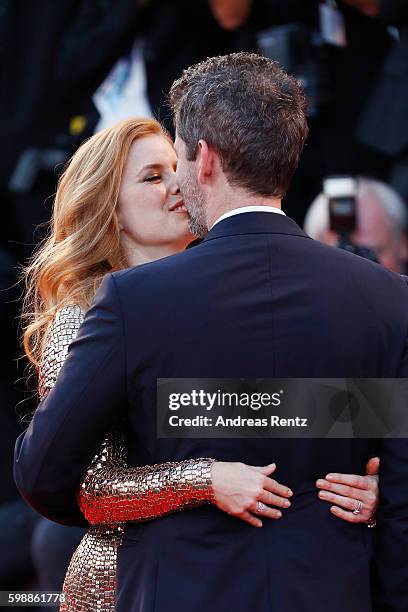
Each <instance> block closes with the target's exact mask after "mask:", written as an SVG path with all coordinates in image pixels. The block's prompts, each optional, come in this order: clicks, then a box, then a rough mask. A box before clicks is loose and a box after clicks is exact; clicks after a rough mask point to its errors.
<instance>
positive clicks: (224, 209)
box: [207, 196, 282, 228]
mask: <svg viewBox="0 0 408 612" xmlns="http://www.w3.org/2000/svg"><path fill="white" fill-rule="evenodd" d="M247 206H265V207H272V208H277V209H279V210H281V208H282V199H281V198H272V197H263V196H259V197H258V196H250V197H240V198H237V199H236V200H234V203H232V202H229V203H225V202H223V203H221V202H220V203H219V204H218V205H217V204H216V205H215V206H213V207H209V208H210V210H208V209H207V225H208V227H209V228H211V227H212V226H213V225H214V224H215V223H216V222H217V220H218V219H219V218H220V217H222V216H223V215H225V214H226V213H229V212H231V211H233V210H236V209H237V208H244V207H247Z"/></svg>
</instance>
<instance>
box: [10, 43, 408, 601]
mask: <svg viewBox="0 0 408 612" xmlns="http://www.w3.org/2000/svg"><path fill="white" fill-rule="evenodd" d="M171 103H172V107H173V111H174V116H175V125H176V131H177V139H176V147H177V150H178V154H179V165H178V169H177V173H178V178H179V182H180V185H181V187H182V190H183V192H184V195H185V200H186V205H187V207H188V210H189V213H190V220H191V226H192V229H193V231H194V232H195V233H196V234H197V235H201V236H204V239H203V241H202V242H201V244H199V245H198V246H196V247H194V248H193V249H189V250H188V251H186V252H184V253H181V254H179V255H175V256H173V257H168V258H165V259H162V260H160V261H156V262H153V263H150V264H146V265H143V266H139V267H137V268H133V269H130V270H127V271H124V272H120V273H116V274H113V275H110V276H108V277H107V279H106V280H105V281H104V283H103V285H102V287H101V289H100V291H99V293H98V295H97V297H96V300H95V302H94V305H93V307H92V308H91V309H90V311H89V313H88V314H87V316H86V318H85V321H84V323H83V326H82V328H81V330H80V332H79V334H78V337H77V340H76V341H74V343H73V345H72V347H71V351H70V353H69V355H68V358H67V360H66V362H65V364H64V367H63V369H62V370H61V372H60V375H59V378H58V382H57V384H56V386H55V387H54V389H53V390H52V391H51V392H50V394H49V395H48V397H47V398H46V399H45V400H44V401H43V402H42V403H41V404H40V406H39V407H38V409H37V411H36V413H35V415H34V418H33V420H32V422H31V424H30V427H29V429H28V430H27V431H26V432H25V433H24V434H22V435H21V436H20V438H19V439H18V441H17V445H16V455H15V477H16V481H17V484H18V487H19V489H20V492H21V493H22V494H23V496H24V497H25V498H26V500H27V501H29V503H31V504H32V505H33V506H34V507H35V508H36V509H37V510H39V511H40V512H41V513H43V514H45V515H47V516H48V517H50V518H52V519H53V520H56V521H60V522H65V523H77V522H78V521H80V520H81V519H80V513H79V510H78V508H77V505H76V500H75V492H76V489H77V487H78V483H79V482H80V479H81V477H82V475H83V473H84V470H85V469H86V467H87V465H88V464H89V462H90V460H91V458H92V456H93V454H94V449H95V448H97V445H98V443H99V442H100V441H101V439H102V438H103V435H104V432H105V431H106V430H107V428H108V427H109V426H110V424H111V423H112V422H113V420H114V419H115V418H116V417H117V415H118V414H120V413H124V412H126V411H127V419H128V423H129V463H130V465H142V464H146V463H159V462H162V461H168V460H179V459H184V458H187V457H200V456H213V457H216V458H217V459H219V460H225V461H245V462H248V463H249V464H252V465H265V464H268V463H270V462H271V461H275V462H276V464H277V466H278V473H279V478H280V480H281V482H284V483H285V484H286V485H288V486H290V487H291V489H292V490H293V491H294V495H293V498H292V505H291V507H290V508H288V509H287V510H285V511H284V513H283V516H282V518H281V519H280V520H278V521H268V520H266V519H264V521H263V528H262V529H256V528H254V527H253V526H252V525H249V524H248V523H246V522H243V521H240V520H237V519H236V517H235V516H230V515H228V514H227V513H222V512H220V511H219V509H218V508H216V507H214V506H213V505H210V506H203V507H201V508H196V509H195V510H192V511H188V512H183V513H175V514H172V515H169V516H166V517H162V518H159V519H157V520H152V521H150V522H145V523H133V524H129V525H128V527H127V529H126V533H125V536H124V540H123V544H122V546H121V547H120V549H119V551H118V577H117V603H116V609H117V610H119V611H120V612H122V611H126V612H153V610H154V611H155V612H191V610H194V611H195V612H207V611H208V610H213V611H214V612H224V611H225V610H227V609H233V610H235V611H236V612H248V610H256V611H257V612H300V611H302V612H312V611H313V612H318V611H320V610H321V611H322V612H323V610H324V611H326V610H327V609H328V607H329V608H330V610H331V612H340V611H341V612H343V611H344V610H347V611H349V612H371V611H372V610H373V603H372V593H371V583H370V563H371V561H372V558H373V542H372V539H371V538H372V530H369V529H367V527H366V526H365V525H353V524H351V523H347V522H343V521H341V520H339V519H338V518H337V517H335V516H333V515H332V514H331V513H330V512H328V508H327V507H326V506H325V505H324V504H321V502H320V501H319V499H318V497H317V494H316V490H315V481H316V479H317V478H319V477H321V476H324V475H325V474H326V473H327V471H328V470H331V471H333V470H335V471H338V472H349V473H353V472H355V473H359V472H360V473H362V471H363V469H364V465H365V463H366V461H367V459H368V458H369V457H370V456H372V454H373V453H374V452H377V453H378V456H379V457H380V458H381V491H382V505H381V514H380V528H379V531H378V534H377V535H378V550H377V551H376V553H375V555H374V559H375V561H376V565H375V569H376V572H377V576H378V584H379V595H378V601H379V604H378V605H379V607H378V610H381V612H384V611H385V610H393V611H394V612H403V611H406V609H407V606H408V580H407V576H408V546H407V542H406V533H407V523H408V517H407V508H408V490H407V487H406V477H407V472H408V462H407V459H408V444H407V443H406V442H405V441H396V440H387V441H382V442H378V441H375V440H368V439H367V440H351V439H341V440H340V439H339V440H320V439H303V440H302V439H301V440H288V439H286V440H283V439H275V440H270V439H256V440H255V439H241V440H234V439H197V438H195V439H161V438H157V436H156V410H155V404H156V384H157V379H158V378H173V377H184V378H197V377H207V378H208V377H212V378H224V377H225V378H228V377H248V378H254V377H268V378H273V377H281V378H285V377H304V378H308V377H397V376H406V375H407V373H408V357H407V353H406V332H407V328H408V308H407V302H408V288H407V286H406V284H405V283H404V281H403V280H402V279H401V278H400V277H399V276H398V275H395V274H393V273H392V272H389V271H387V270H386V269H385V268H383V267H381V266H379V265H377V264H374V263H372V262H370V261H366V260H364V259H362V258H360V257H356V256H354V255H351V254H349V253H347V252H344V251H341V250H337V249H332V248H330V247H326V246H325V245H323V244H320V243H318V242H315V241H313V240H312V239H310V238H309V237H308V236H306V234H305V233H304V232H303V231H302V230H301V229H300V228H299V227H298V226H297V225H296V223H294V222H293V221H292V220H291V219H289V218H288V217H286V216H285V215H284V213H283V212H282V211H281V198H282V195H283V194H284V192H285V191H286V189H287V188H288V184H289V181H290V178H291V175H292V174H293V172H294V170H295V168H296V166H297V163H298V159H299V155H300V153H301V149H302V146H303V142H304V139H305V137H306V133H307V127H306V119H305V113H304V108H305V105H304V97H303V94H302V91H301V89H300V86H299V84H298V83H297V82H296V81H295V80H294V79H292V78H291V77H289V76H287V75H286V74H285V73H283V72H282V71H281V70H280V69H279V67H278V66H277V65H276V64H275V63H274V62H272V61H271V60H268V59H266V58H262V57H260V56H256V55H252V54H245V53H241V54H235V55H230V56H225V57H218V58H210V59H209V60H207V61H205V62H203V63H202V64H199V65H198V66H196V67H193V68H190V69H189V70H188V71H186V72H185V73H184V74H183V76H182V77H181V79H179V80H178V81H176V83H175V84H174V85H173V87H172V91H171ZM208 230H209V231H208ZM207 232H208V233H207ZM218 465H219V464H218ZM214 466H217V463H215V464H214ZM214 492H215V495H216V500H217V491H216V490H214ZM246 510H247V511H248V512H251V513H253V514H255V513H256V514H258V516H259V515H261V516H262V510H263V509H262V507H261V508H259V506H257V505H256V504H252V503H251V504H250V507H248V508H246ZM328 602H329V603H328Z"/></svg>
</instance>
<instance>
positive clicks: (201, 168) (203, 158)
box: [196, 140, 217, 185]
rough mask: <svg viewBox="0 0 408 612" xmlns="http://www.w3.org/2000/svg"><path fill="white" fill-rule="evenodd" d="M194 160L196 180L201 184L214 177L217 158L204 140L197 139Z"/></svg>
mask: <svg viewBox="0 0 408 612" xmlns="http://www.w3.org/2000/svg"><path fill="white" fill-rule="evenodd" d="M196 160H197V168H198V172H197V178H198V182H199V183H201V184H202V185H203V184H206V183H208V182H209V181H211V180H212V178H213V177H214V170H215V168H216V161H217V160H216V153H215V151H214V150H213V149H212V148H211V147H209V146H208V143H207V142H206V141H205V140H199V141H198V144H197V156H196Z"/></svg>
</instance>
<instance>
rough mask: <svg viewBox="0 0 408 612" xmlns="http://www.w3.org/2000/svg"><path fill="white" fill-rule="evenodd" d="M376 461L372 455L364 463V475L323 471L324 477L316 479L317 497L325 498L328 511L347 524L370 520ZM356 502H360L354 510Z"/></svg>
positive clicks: (374, 506)
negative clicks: (357, 510) (328, 506)
mask: <svg viewBox="0 0 408 612" xmlns="http://www.w3.org/2000/svg"><path fill="white" fill-rule="evenodd" d="M379 465H380V460H379V458H378V457H373V458H372V459H370V461H369V462H368V463H367V466H366V475H365V476H357V475H356V474H327V476H326V478H325V479H320V480H318V481H317V482H316V486H317V487H318V489H320V491H319V497H320V499H322V500H324V501H328V502H330V503H332V504H335V505H334V506H331V508H330V512H332V513H333V514H334V515H335V516H338V517H339V518H341V519H343V520H344V521H348V522H349V523H366V522H367V521H368V520H369V519H371V518H372V517H373V516H374V515H375V512H376V510H377V506H378V497H379V489H378V468H379ZM358 501H360V502H361V510H360V512H359V513H358V514H353V510H356V509H358V506H359V504H358Z"/></svg>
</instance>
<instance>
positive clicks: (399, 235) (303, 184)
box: [0, 0, 408, 609]
mask: <svg viewBox="0 0 408 612" xmlns="http://www.w3.org/2000/svg"><path fill="white" fill-rule="evenodd" d="M242 50H246V51H250V50H251V51H258V52H260V53H263V54H265V55H268V56H269V57H272V58H275V59H277V60H278V61H279V62H280V63H281V65H283V67H284V68H285V69H286V70H287V71H289V72H291V73H292V74H295V75H296V76H297V77H298V78H299V79H300V80H301V82H302V84H303V86H304V88H305V90H306V93H307V97H308V101H309V111H308V112H309V126H310V136H309V139H308V142H307V146H306V148H305V151H304V154H303V157H302V161H301V164H300V167H299V169H298V171H297V173H296V175H295V177H294V180H293V183H292V186H291V189H290V191H289V193H288V194H287V196H286V198H285V202H284V209H285V212H286V213H287V214H288V215H290V216H291V217H292V218H294V219H295V220H296V221H297V222H298V223H300V224H302V225H303V224H305V229H306V231H307V232H308V233H309V234H310V235H311V236H312V237H313V238H316V239H317V240H322V241H324V242H327V243H328V244H332V245H333V246H343V248H348V249H350V250H355V252H357V253H359V254H363V255H364V256H365V254H367V253H366V252H369V255H368V256H370V257H371V258H373V259H376V260H377V261H379V262H380V263H382V264H383V265H385V266H387V267H389V268H390V269H392V270H394V271H396V272H398V273H405V272H406V269H407V261H408V250H407V224H406V221H407V214H406V210H407V204H408V2H407V0H342V1H341V0H338V1H336V2H335V1H334V0H320V1H319V0H195V1H194V2H191V1H189V0H171V1H170V0H58V2H55V0H37V1H36V2H32V1H30V0H0V53H1V55H2V61H1V70H0V78H1V85H0V89H1V92H2V96H1V102H0V104H1V108H0V111H1V112H0V134H1V157H0V196H1V200H2V204H3V206H2V214H3V222H2V223H1V224H0V240H1V242H0V278H1V287H0V288H1V291H2V300H1V302H0V309H1V310H0V314H1V329H2V352H1V360H2V361H1V369H0V386H1V401H2V405H1V410H0V437H1V438H0V452H1V455H2V456H1V462H0V470H1V471H0V518H1V519H2V520H0V583H1V586H0V590H1V589H3V590H4V589H10V588H20V589H23V588H38V589H51V590H60V589H61V581H62V577H63V576H64V573H65V570H66V563H67V562H68V560H69V558H70V555H71V554H72V549H73V547H74V546H75V544H76V542H77V541H79V539H80V537H81V533H82V532H81V530H78V529H75V528H72V529H71V528H65V527H61V526H58V525H54V524H51V523H49V522H48V521H46V519H41V518H40V517H38V516H37V515H35V514H34V512H33V511H31V510H30V509H29V508H28V507H26V506H25V504H24V502H23V501H22V500H20V499H19V497H18V493H17V491H16V489H15V486H14V484H13V480H12V469H11V465H12V455H13V447H14V440H15V438H16V436H17V435H18V433H19V432H20V428H21V424H20V419H21V417H22V416H23V415H24V414H28V413H29V412H30V411H32V410H33V409H34V407H35V402H36V398H35V390H34V389H30V388H29V386H27V384H26V380H25V367H26V363H25V362H24V360H23V359H21V353H22V349H21V346H20V343H19V339H18V313H19V304H20V297H21V292H22V287H21V286H20V285H19V282H18V276H19V273H18V266H19V265H21V264H23V263H24V262H25V261H27V258H28V257H29V256H30V255H31V253H32V251H33V249H34V247H35V245H36V244H38V242H39V241H40V240H41V239H42V238H43V237H44V235H45V232H46V229H47V226H46V224H47V221H48V220H49V218H50V214H51V210H52V201H53V194H54V193H55V188H56V182H57V180H58V176H59V174H60V173H61V170H62V168H63V167H64V164H65V162H66V161H67V160H68V159H69V157H70V156H71V155H72V153H73V152H74V151H75V150H76V148H77V147H78V146H79V144H80V143H81V142H82V141H83V140H84V139H85V138H87V137H88V136H90V135H91V134H93V133H94V132H95V131H97V130H99V129H101V128H103V127H105V126H108V125H111V124H113V123H115V122H117V121H119V120H120V119H123V118H127V117H131V116H156V117H158V118H159V119H160V120H161V121H162V122H163V123H164V124H165V125H166V126H167V128H168V129H169V130H170V131H172V124H171V118H170V113H169V108H168V105H167V98H166V96H167V92H168V90H169V88H170V85H171V83H172V81H173V80H174V79H175V78H177V77H178V76H179V75H180V73H181V71H182V70H183V68H186V67H188V66H189V65H191V64H193V63H195V62H198V61H200V60H201V59H203V58H205V57H207V56H213V55H220V54H225V53H231V52H234V51H242ZM338 176H342V177H349V179H350V180H348V182H347V181H346V182H344V181H343V182H341V181H340V182H338V181H337V183H336V184H334V183H333V181H332V182H331V183H330V184H328V183H327V181H326V183H325V179H327V177H338ZM333 185H334V186H333ZM339 203H340V205H341V206H343V208H341V206H340V208H338V207H337V208H336V206H337V205H338V204H339ZM344 211H345V213H344V214H345V216H346V217H347V220H346V221H347V222H346V223H345V224H344V223H343V225H342V219H341V216H342V214H343V212H344ZM339 216H340V218H339ZM336 223H337V225H336ZM361 249H365V250H364V251H361ZM14 609H16V608H14Z"/></svg>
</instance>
